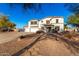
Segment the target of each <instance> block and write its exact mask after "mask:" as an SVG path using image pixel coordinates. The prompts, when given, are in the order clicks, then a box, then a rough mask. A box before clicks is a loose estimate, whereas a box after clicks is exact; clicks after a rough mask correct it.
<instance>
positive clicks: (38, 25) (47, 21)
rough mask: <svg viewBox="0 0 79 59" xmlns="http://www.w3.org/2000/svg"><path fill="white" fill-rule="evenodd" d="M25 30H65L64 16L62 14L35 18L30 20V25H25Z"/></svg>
mask: <svg viewBox="0 0 79 59" xmlns="http://www.w3.org/2000/svg"><path fill="white" fill-rule="evenodd" d="M24 29H25V32H36V31H38V30H44V31H45V32H50V31H53V29H54V30H57V31H59V32H61V31H63V30H64V18H63V17H60V16H51V17H46V18H43V19H41V20H36V19H33V20H31V21H29V22H28V25H27V26H25V27H24Z"/></svg>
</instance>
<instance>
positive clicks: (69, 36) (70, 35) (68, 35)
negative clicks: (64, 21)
mask: <svg viewBox="0 0 79 59" xmlns="http://www.w3.org/2000/svg"><path fill="white" fill-rule="evenodd" d="M64 36H65V37H67V38H69V39H71V38H72V37H73V34H65V35H64Z"/></svg>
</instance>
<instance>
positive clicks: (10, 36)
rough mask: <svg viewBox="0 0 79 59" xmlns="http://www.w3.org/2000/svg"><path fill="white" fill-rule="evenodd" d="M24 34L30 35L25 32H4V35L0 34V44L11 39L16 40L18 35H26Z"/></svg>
mask: <svg viewBox="0 0 79 59" xmlns="http://www.w3.org/2000/svg"><path fill="white" fill-rule="evenodd" d="M26 34H31V33H25V32H4V33H0V44H1V43H5V42H8V41H11V40H13V39H16V38H17V37H19V36H20V35H26Z"/></svg>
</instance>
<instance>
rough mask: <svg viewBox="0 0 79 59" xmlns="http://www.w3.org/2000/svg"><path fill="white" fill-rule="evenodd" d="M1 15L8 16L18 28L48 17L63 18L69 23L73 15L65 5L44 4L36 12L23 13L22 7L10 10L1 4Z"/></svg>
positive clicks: (16, 6) (7, 6) (17, 6)
mask: <svg viewBox="0 0 79 59" xmlns="http://www.w3.org/2000/svg"><path fill="white" fill-rule="evenodd" d="M0 14H4V15H7V16H8V17H9V19H10V21H12V22H14V23H15V24H16V27H17V28H23V26H25V25H27V23H28V21H29V20H31V19H42V18H44V17H47V16H63V17H64V19H65V20H64V21H65V22H66V21H67V17H68V16H69V15H70V14H71V13H70V12H69V11H68V10H67V9H66V8H65V7H64V3H55V4H54V3H52V4H50V3H49V4H48V3H43V4H41V9H40V10H39V11H36V12H34V10H31V9H28V11H27V10H25V11H23V9H22V7H21V6H20V5H15V7H14V8H10V6H9V5H8V3H7V4H3V3H1V4H0Z"/></svg>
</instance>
